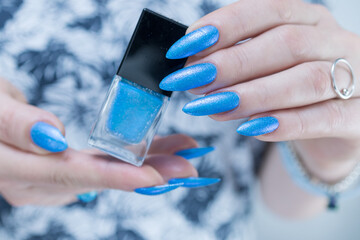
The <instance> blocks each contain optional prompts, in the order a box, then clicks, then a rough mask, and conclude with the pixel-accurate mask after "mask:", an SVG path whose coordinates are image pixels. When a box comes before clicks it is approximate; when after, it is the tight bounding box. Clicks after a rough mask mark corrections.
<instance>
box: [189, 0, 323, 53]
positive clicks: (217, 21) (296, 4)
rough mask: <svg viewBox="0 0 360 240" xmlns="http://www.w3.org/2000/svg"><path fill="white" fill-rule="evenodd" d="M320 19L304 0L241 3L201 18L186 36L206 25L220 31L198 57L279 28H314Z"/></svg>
mask: <svg viewBox="0 0 360 240" xmlns="http://www.w3.org/2000/svg"><path fill="white" fill-rule="evenodd" d="M319 19H320V15H319V13H318V11H317V8H316V7H314V6H313V5H309V4H306V3H303V2H302V1H288V0H286V1H283V0H281V1H280V0H264V1H246V0H241V1H237V2H236V3H233V4H230V5H228V6H226V7H223V8H221V9H219V10H216V11H214V12H212V13H210V14H208V15H206V16H204V17H203V18H201V19H199V20H198V21H196V22H195V23H194V24H192V25H191V26H190V27H189V29H188V30H187V33H190V32H192V31H194V30H196V29H198V28H200V27H203V26H207V25H212V26H215V27H216V28H217V29H218V30H219V33H220V38H219V40H218V42H217V43H216V44H215V45H213V46H212V47H210V48H208V49H207V50H205V51H202V52H201V53H199V54H198V56H206V55H208V54H210V53H212V52H215V51H217V50H219V49H223V48H227V47H229V46H232V45H234V44H236V43H237V42H239V41H241V40H245V39H247V38H250V37H254V36H257V35H259V34H260V33H262V32H265V31H267V30H269V29H271V28H274V27H276V26H279V25H283V24H304V25H314V24H316V23H317V22H318V21H319Z"/></svg>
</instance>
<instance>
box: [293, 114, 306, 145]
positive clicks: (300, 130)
mask: <svg viewBox="0 0 360 240" xmlns="http://www.w3.org/2000/svg"><path fill="white" fill-rule="evenodd" d="M294 113H295V114H296V116H297V120H298V123H297V124H296V126H297V131H295V136H294V139H299V138H301V137H300V136H304V135H305V134H306V131H307V129H306V126H307V125H306V122H305V117H304V116H303V115H302V114H301V112H299V111H294Z"/></svg>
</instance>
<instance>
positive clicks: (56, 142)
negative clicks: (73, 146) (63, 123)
mask: <svg viewBox="0 0 360 240" xmlns="http://www.w3.org/2000/svg"><path fill="white" fill-rule="evenodd" d="M30 136H31V139H32V141H33V142H34V143H35V144H36V145H38V146H39V147H41V148H43V149H45V150H48V151H49V152H62V151H64V150H65V149H66V148H67V147H68V145H67V142H66V140H65V138H64V136H63V135H62V134H61V132H60V131H59V129H57V128H56V127H54V126H52V125H50V124H47V123H45V122H37V123H35V124H34V125H33V126H32V127H31V130H30Z"/></svg>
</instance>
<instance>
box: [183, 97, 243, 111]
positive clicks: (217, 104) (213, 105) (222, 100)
mask: <svg viewBox="0 0 360 240" xmlns="http://www.w3.org/2000/svg"><path fill="white" fill-rule="evenodd" d="M239 103H240V98H239V96H238V95H237V94H236V93H234V92H221V93H215V94H211V95H208V96H205V97H201V98H198V99H195V100H193V101H191V102H189V103H187V104H186V105H185V106H184V108H183V111H184V112H185V113H187V114H190V115H193V116H204V115H212V114H217V113H221V112H227V111H230V110H232V109H234V108H236V107H237V106H238V105H239Z"/></svg>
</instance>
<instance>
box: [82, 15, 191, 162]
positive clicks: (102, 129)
mask: <svg viewBox="0 0 360 240" xmlns="http://www.w3.org/2000/svg"><path fill="white" fill-rule="evenodd" d="M186 28H187V27H186V26H185V25H182V24H180V23H177V22H175V21H173V20H171V19H168V18H166V17H164V16H161V15H159V14H157V13H155V12H153V11H150V10H148V9H144V10H143V12H142V14H141V16H140V19H139V21H138V23H137V26H136V28H135V31H134V33H133V35H132V37H131V40H130V43H129V45H128V47H127V50H126V52H125V55H124V58H123V60H122V62H121V64H120V67H119V69H118V71H117V74H116V75H115V76H114V78H113V81H112V84H111V86H110V89H109V91H108V93H107V96H106V99H105V102H104V103H103V105H102V108H101V111H100V113H99V116H98V118H97V120H96V122H95V125H94V127H93V129H92V131H91V133H90V137H89V140H88V143H89V144H90V145H91V146H93V147H95V148H98V149H100V150H102V151H104V152H106V153H108V154H110V155H112V156H114V157H116V158H119V159H121V160H123V161H126V162H128V163H131V164H133V165H136V166H141V165H142V163H143V161H144V159H145V156H146V153H147V151H148V149H149V147H150V144H151V141H152V139H153V137H154V135H155V133H156V131H157V129H158V127H159V124H160V121H161V118H162V116H163V114H164V112H165V110H166V107H167V105H168V103H169V100H170V97H171V93H172V92H168V91H164V90H161V89H160V88H159V83H160V82H161V80H162V79H163V78H164V77H165V76H167V75H168V74H170V73H172V72H174V71H176V70H178V69H180V68H182V67H183V66H184V64H185V62H186V59H180V60H169V59H166V57H165V56H166V52H167V50H168V49H169V48H170V47H171V45H172V44H173V43H174V42H176V41H177V40H178V39H179V38H180V37H182V36H183V35H184V34H185V31H186Z"/></svg>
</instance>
